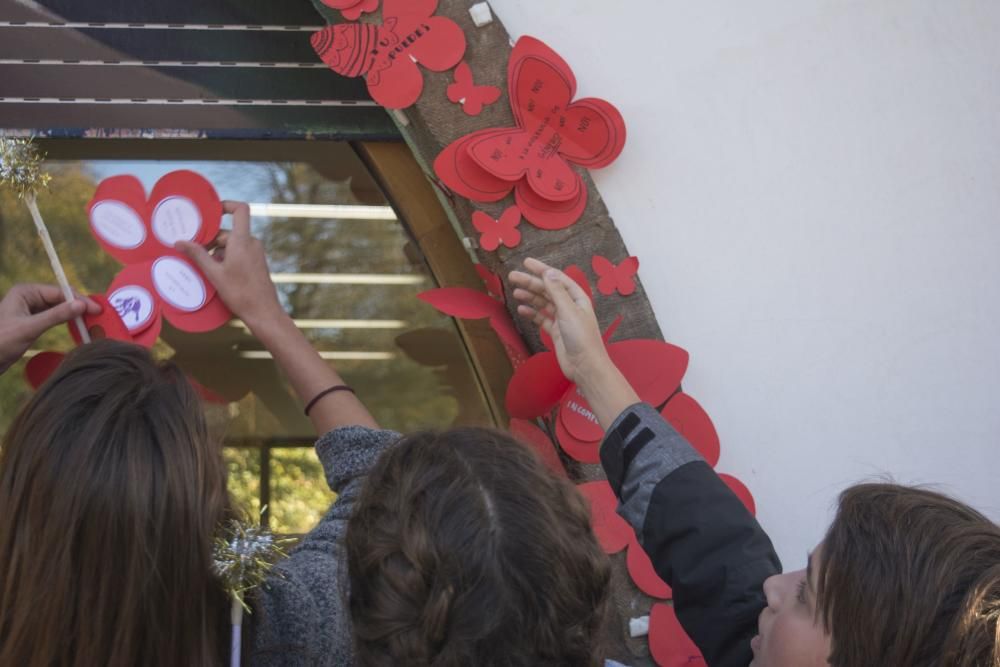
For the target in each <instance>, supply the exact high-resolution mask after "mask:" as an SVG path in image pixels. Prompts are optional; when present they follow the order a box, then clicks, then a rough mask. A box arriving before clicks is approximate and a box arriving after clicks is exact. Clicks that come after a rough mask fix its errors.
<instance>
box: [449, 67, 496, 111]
mask: <svg viewBox="0 0 1000 667" xmlns="http://www.w3.org/2000/svg"><path fill="white" fill-rule="evenodd" d="M448 99H449V100H451V101H452V102H455V103H456V104H457V103H461V105H462V111H464V112H465V113H467V114H468V115H470V116H478V115H479V114H481V113H482V112H483V107H485V106H489V105H490V104H493V103H494V102H496V101H497V100H498V99H500V89H499V88H497V87H496V86H477V85H476V84H475V82H474V81H473V80H472V68H471V67H469V63H467V62H462V63H461V64H460V65H459V66H458V67H456V68H455V83H453V84H451V85H450V86H448Z"/></svg>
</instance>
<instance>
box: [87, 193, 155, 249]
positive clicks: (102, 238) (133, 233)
mask: <svg viewBox="0 0 1000 667" xmlns="http://www.w3.org/2000/svg"><path fill="white" fill-rule="evenodd" d="M148 215H149V206H148V204H147V202H146V190H145V188H143V187H142V183H141V182H140V181H139V179H138V178H136V177H135V176H112V177H110V178H105V179H104V180H103V181H101V182H100V183H99V184H98V186H97V190H96V191H95V192H94V196H93V198H92V199H91V200H90V203H89V204H87V216H88V219H89V220H90V231H91V233H92V234H93V235H94V238H96V239H97V242H98V243H99V244H100V246H101V247H102V248H104V250H105V251H106V252H107V253H108V254H109V255H111V256H112V257H114V258H115V259H117V260H118V261H119V262H121V263H122V264H134V263H137V262H143V261H146V260H149V259H152V257H153V256H154V255H155V253H156V250H155V246H156V244H155V242H154V241H153V240H152V238H153V235H152V232H151V231H150V228H149V223H148V221H147V217H148Z"/></svg>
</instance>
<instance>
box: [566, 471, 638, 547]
mask: <svg viewBox="0 0 1000 667" xmlns="http://www.w3.org/2000/svg"><path fill="white" fill-rule="evenodd" d="M576 488H577V490H578V491H579V492H580V493H581V494H582V495H583V497H584V498H586V499H587V500H588V501H589V502H590V521H591V525H592V526H593V527H594V535H595V536H596V537H597V541H598V542H600V543H601V547H602V548H603V549H604V552H605V553H608V554H614V553H618V552H619V551H621V550H622V549H624V548H625V547H626V546H627V545H628V544H629V543H630V542H631V541H632V540H634V539H635V533H633V532H632V526H630V525H628V522H626V521H625V519H623V518H621V517H620V516H618V512H616V511H615V510H616V509H617V508H618V499H617V498H615V493H614V491H612V490H611V485H609V484H608V483H607V482H605V481H597V482H586V483H584V484H580V485H579V486H577V487H576Z"/></svg>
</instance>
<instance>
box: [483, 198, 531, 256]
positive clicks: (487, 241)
mask: <svg viewBox="0 0 1000 667" xmlns="http://www.w3.org/2000/svg"><path fill="white" fill-rule="evenodd" d="M520 224H521V210H520V209H519V208H517V207H516V206H511V207H510V208H508V209H507V210H506V211H504V212H503V215H501V216H500V219H499V220H494V219H493V218H492V217H490V216H489V215H487V214H486V213H483V212H482V211H476V212H475V213H473V214H472V226H473V227H475V228H476V231H477V232H479V233H480V234H481V236H480V237H479V246H480V247H481V248H482V249H483V250H487V251H489V252H492V251H494V250H496V249H497V248H499V247H500V246H501V245H502V246H504V247H506V248H516V247H517V244H519V243H520V242H521V232H519V231H518V229H517V227H518V225H520Z"/></svg>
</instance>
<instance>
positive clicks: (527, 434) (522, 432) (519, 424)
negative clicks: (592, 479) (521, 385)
mask: <svg viewBox="0 0 1000 667" xmlns="http://www.w3.org/2000/svg"><path fill="white" fill-rule="evenodd" d="M510 432H511V434H512V435H513V436H514V437H515V438H517V439H518V440H520V441H521V442H523V443H524V444H526V445H528V446H529V447H531V449H533V450H535V452H536V453H537V454H538V456H539V458H541V459H542V461H543V462H544V463H545V465H546V466H548V468H549V469H550V470H551V471H552V472H554V473H555V474H557V475H559V476H560V477H566V468H565V467H564V466H563V464H562V461H561V460H560V459H559V452H557V451H556V446H555V445H553V444H552V440H550V439H549V436H548V435H546V434H545V431H543V430H542V429H540V428H538V426H536V425H535V424H533V423H532V422H530V421H527V420H525V419H511V420H510Z"/></svg>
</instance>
